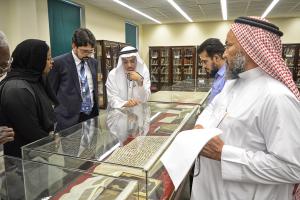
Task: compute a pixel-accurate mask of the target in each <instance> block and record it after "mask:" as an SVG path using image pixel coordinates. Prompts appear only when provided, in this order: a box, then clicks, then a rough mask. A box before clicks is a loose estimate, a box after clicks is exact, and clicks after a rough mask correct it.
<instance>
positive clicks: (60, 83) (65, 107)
mask: <svg viewBox="0 0 300 200" xmlns="http://www.w3.org/2000/svg"><path fill="white" fill-rule="evenodd" d="M87 63H88V66H89V68H90V70H91V73H92V78H93V85H94V92H93V98H94V107H93V110H92V112H91V113H90V115H89V116H88V118H93V117H95V116H97V115H98V113H99V111H98V84H97V65H98V62H97V60H95V59H93V58H90V59H88V61H87ZM48 81H49V84H50V85H51V87H52V89H53V91H54V93H55V94H56V97H57V100H58V102H59V105H58V106H57V107H56V108H55V109H54V112H55V115H56V120H57V130H62V129H65V128H68V127H70V126H73V125H75V124H77V123H79V117H80V109H81V103H82V97H81V90H80V85H79V78H78V73H77V68H76V64H75V61H74V58H73V55H72V52H70V53H66V54H63V55H60V56H58V57H55V58H54V66H53V68H52V70H50V72H49V75H48Z"/></svg>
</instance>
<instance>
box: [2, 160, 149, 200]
mask: <svg viewBox="0 0 300 200" xmlns="http://www.w3.org/2000/svg"><path fill="white" fill-rule="evenodd" d="M0 170H1V171H0V180H1V182H0V187H1V190H0V199H2V200H10V199H16V200H19V199H27V200H32V199H41V200H46V199H52V200H92V199H93V200H94V199H95V200H96V199H101V200H114V199H118V200H120V199H128V200H129V199H138V195H137V194H139V193H140V192H141V191H142V188H141V187H142V185H141V184H139V182H138V181H137V180H134V179H132V178H127V179H126V178H120V177H113V176H108V175H100V174H95V173H92V172H88V171H80V170H77V169H66V168H63V167H60V166H55V165H51V164H46V163H42V162H36V161H28V160H21V159H19V158H15V157H10V156H1V157H0ZM91 171H92V170H91ZM143 187H145V186H143Z"/></svg>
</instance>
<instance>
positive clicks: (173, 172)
mask: <svg viewBox="0 0 300 200" xmlns="http://www.w3.org/2000/svg"><path fill="white" fill-rule="evenodd" d="M221 133H222V131H221V130H220V129H217V128H211V129H192V130H187V131H182V132H180V133H179V134H178V135H177V136H176V138H175V139H174V141H173V142H172V144H171V145H170V147H169V148H168V149H167V150H166V152H165V153H164V154H163V155H162V157H161V158H160V161H161V162H162V163H163V164H164V166H165V168H166V169H167V171H168V173H169V175H170V177H171V179H172V181H173V184H174V186H175V189H176V190H177V188H178V187H179V185H180V183H181V182H182V181H183V179H184V178H185V176H186V175H187V173H188V172H189V170H190V168H191V166H192V165H193V163H194V161H195V159H196V158H197V156H198V155H199V153H200V151H201V150H202V148H203V147H204V146H205V144H206V143H207V142H208V141H209V140H210V139H211V138H213V137H214V136H216V135H219V134H221Z"/></svg>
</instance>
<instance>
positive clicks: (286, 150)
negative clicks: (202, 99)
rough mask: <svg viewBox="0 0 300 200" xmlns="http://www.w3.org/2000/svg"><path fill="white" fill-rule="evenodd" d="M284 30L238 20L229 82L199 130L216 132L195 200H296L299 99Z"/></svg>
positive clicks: (229, 44) (229, 50)
mask: <svg viewBox="0 0 300 200" xmlns="http://www.w3.org/2000/svg"><path fill="white" fill-rule="evenodd" d="M280 36H282V32H281V31H280V30H279V29H278V27H276V26H275V25H273V24H271V23H269V22H267V21H266V20H264V19H261V18H258V17H239V18H237V19H236V20H235V23H234V24H233V25H232V26H231V29H230V31H229V33H228V34H227V38H226V50H225V52H224V55H223V56H224V58H225V59H226V61H227V64H228V73H229V74H228V75H229V77H230V79H231V80H228V81H227V82H226V84H225V87H224V88H223V90H222V92H221V93H220V94H219V95H217V96H216V98H215V99H214V100H213V101H212V103H211V104H210V105H208V107H207V108H206V109H205V110H204V111H203V113H202V114H201V115H200V116H199V118H198V120H197V122H196V126H197V127H198V128H199V127H202V128H208V127H218V128H219V129H221V130H222V131H223V134H222V135H220V136H216V137H214V138H213V139H211V140H210V141H209V142H208V143H207V144H206V146H205V147H204V148H203V149H202V151H201V153H200V156H199V159H198V160H197V161H196V164H195V172H194V174H195V175H198V176H196V177H194V181H193V188H192V197H191V199H193V200H202V199H203V200H235V199H239V200H269V199H270V200H291V199H292V193H293V189H294V184H295V183H299V182H300V154H299V151H300V123H299V119H300V101H299V100H300V94H299V91H298V89H297V87H296V85H295V83H294V82H293V80H292V75H291V73H290V71H289V69H288V68H287V66H286V65H285V63H284V61H283V60H282V58H281V50H282V47H281V40H280Z"/></svg>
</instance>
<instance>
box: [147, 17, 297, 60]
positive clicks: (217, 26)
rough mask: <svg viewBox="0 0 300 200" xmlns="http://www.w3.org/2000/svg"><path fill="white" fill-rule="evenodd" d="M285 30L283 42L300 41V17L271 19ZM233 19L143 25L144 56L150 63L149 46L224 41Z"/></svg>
mask: <svg viewBox="0 0 300 200" xmlns="http://www.w3.org/2000/svg"><path fill="white" fill-rule="evenodd" d="M270 21H271V22H272V23H274V24H276V25H277V26H279V28H280V30H282V31H283V32H284V36H283V37H282V41H283V43H300V34H299V27H300V18H284V19H271V20H270ZM231 23H232V21H219V22H201V23H200V22H199V23H177V24H163V25H143V36H142V38H143V42H142V43H143V48H142V56H143V59H144V60H145V62H146V63H147V64H148V63H149V46H177V45H178V46H180V45H199V44H201V43H202V42H203V41H204V40H206V39H207V38H210V37H215V38H219V39H220V40H221V41H222V42H224V41H225V39H226V34H227V32H228V30H229V28H230V24H231Z"/></svg>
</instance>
